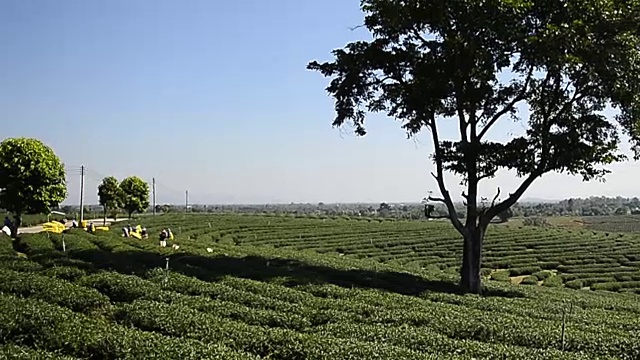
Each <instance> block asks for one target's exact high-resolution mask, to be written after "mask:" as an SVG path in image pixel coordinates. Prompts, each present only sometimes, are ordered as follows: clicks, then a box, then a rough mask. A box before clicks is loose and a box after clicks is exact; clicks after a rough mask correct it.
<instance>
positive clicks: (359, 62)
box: [307, 0, 640, 291]
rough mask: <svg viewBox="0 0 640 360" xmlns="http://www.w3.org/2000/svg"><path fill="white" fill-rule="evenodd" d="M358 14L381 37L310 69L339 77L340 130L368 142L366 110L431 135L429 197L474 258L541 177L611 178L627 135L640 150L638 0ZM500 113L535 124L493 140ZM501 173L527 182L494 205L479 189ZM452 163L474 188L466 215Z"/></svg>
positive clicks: (393, 2) (442, 5)
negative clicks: (496, 223) (456, 197)
mask: <svg viewBox="0 0 640 360" xmlns="http://www.w3.org/2000/svg"><path fill="white" fill-rule="evenodd" d="M361 8H362V10H363V11H364V13H365V18H364V27H365V28H366V29H368V30H369V32H370V33H371V34H372V36H373V39H372V40H370V41H355V42H352V43H349V44H348V45H346V46H345V47H344V48H343V49H337V50H334V51H333V55H334V60H333V61H330V62H324V63H319V62H317V61H313V62H311V63H309V64H308V66H307V68H308V69H311V70H315V71H319V72H320V73H322V74H323V75H324V76H327V77H331V78H332V80H331V82H330V84H329V86H328V87H327V89H326V90H327V92H328V93H329V94H330V95H331V96H332V97H333V98H334V99H335V111H336V117H335V119H334V121H333V125H334V126H342V125H343V124H345V123H350V124H352V125H353V126H354V128H355V132H356V134H358V135H361V136H362V135H365V134H366V130H365V126H364V125H365V118H366V116H367V114H368V113H372V112H382V113H384V114H386V115H388V116H389V117H391V118H394V119H396V120H398V121H400V122H401V123H402V127H403V128H404V129H405V130H406V131H407V135H408V136H413V135H416V134H417V133H419V132H420V131H422V130H428V131H429V132H430V134H431V139H432V142H433V146H434V151H433V160H434V163H435V171H434V173H433V176H434V178H435V179H436V182H437V184H438V188H439V190H440V193H441V197H435V198H433V199H432V200H434V201H439V202H442V203H443V204H444V205H445V206H446V207H447V211H448V212H449V215H450V219H451V222H452V223H453V225H454V227H455V228H456V229H457V230H458V231H459V232H460V233H461V234H462V235H463V236H464V238H465V250H464V251H465V254H466V251H467V249H468V248H470V247H477V249H476V250H477V253H478V255H477V257H478V258H479V256H480V255H479V252H480V250H479V249H481V246H482V238H483V236H484V231H485V229H486V227H487V226H488V224H489V222H490V221H491V219H492V218H493V217H495V216H496V215H498V214H500V213H501V212H503V211H505V210H507V209H508V208H509V207H510V206H512V205H513V204H515V203H516V201H517V200H518V199H519V198H520V197H521V196H522V195H523V193H524V192H525V191H526V190H527V189H528V188H529V186H530V185H531V184H532V183H533V182H534V181H535V180H536V179H538V178H540V177H541V176H542V175H543V174H545V173H548V172H560V173H568V174H573V175H579V176H582V178H583V179H584V180H591V179H596V178H602V177H603V176H604V175H606V174H607V173H608V172H609V171H608V170H607V168H606V165H608V164H611V163H613V162H617V161H621V160H624V159H626V156H625V155H624V154H623V153H622V152H621V151H620V150H619V145H620V142H621V140H620V139H621V135H626V136H627V137H628V138H629V141H630V145H631V149H632V150H633V153H634V158H635V159H638V158H639V157H640V146H639V145H640V141H639V140H640V132H639V130H638V129H639V128H638V126H637V124H638V119H639V118H640V116H639V115H640V36H639V35H638V34H639V31H638V30H639V28H640V25H639V24H640V2H639V1H637V0H631V1H624V2H622V1H614V0H597V1H596V0H562V1H548V0H489V1H471V0H450V1H425V0H403V1H400V0H363V1H361ZM607 108H609V109H610V111H608V112H607V111H605V110H607ZM522 110H525V111H522ZM447 121H448V122H453V123H454V124H457V127H458V135H457V137H456V138H452V139H445V138H444V137H443V134H442V133H441V132H439V129H440V128H441V124H442V123H443V122H447ZM504 121H517V122H520V123H521V124H522V125H523V127H524V128H525V131H524V132H523V133H522V134H520V135H514V136H511V137H510V139H509V140H507V141H497V140H495V139H492V138H491V135H492V129H495V126H496V124H497V123H500V122H504ZM501 169H506V170H511V171H513V172H515V173H516V174H517V175H518V176H519V177H520V178H521V179H522V182H521V183H520V185H519V186H518V187H517V188H516V189H514V191H513V192H511V193H510V194H509V196H506V197H504V199H503V200H502V201H496V199H498V197H499V189H498V194H496V196H495V198H494V199H493V201H491V202H490V205H489V206H487V207H484V206H483V207H480V206H478V198H479V194H478V183H479V182H480V181H482V180H484V179H489V178H492V177H494V176H495V175H496V173H497V172H498V171H499V170H501ZM445 171H449V172H452V173H454V174H457V175H459V176H461V177H462V179H463V184H464V185H465V187H466V190H465V192H464V193H463V194H462V196H463V198H464V199H465V204H466V208H467V215H466V219H465V222H464V223H463V222H462V221H461V220H460V218H459V216H458V215H457V214H456V210H455V208H454V205H453V200H452V197H451V194H450V193H449V191H448V188H447V185H446V184H445V179H444V176H443V174H444V172H445ZM465 256H466V255H465ZM473 257H475V255H474V256H473ZM466 261H467V259H466V258H465V259H463V268H464V267H465V266H467V265H468V264H466ZM479 265H480V264H479V260H478V262H477V263H475V264H474V269H473V270H472V272H474V273H475V272H476V270H478V272H479V268H478V269H475V267H479ZM469 266H470V265H469ZM462 276H463V279H462V282H463V285H465V284H464V282H465V274H464V271H463V273H462ZM467 276H468V274H467ZM472 276H473V277H477V276H476V275H475V274H473V275H472ZM478 276H479V275H478ZM476 280H478V279H476ZM468 285H469V284H466V285H465V286H468ZM473 287H474V289H473V291H477V290H478V287H477V286H475V285H474V286H473Z"/></svg>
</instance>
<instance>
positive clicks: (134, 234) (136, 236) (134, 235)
mask: <svg viewBox="0 0 640 360" xmlns="http://www.w3.org/2000/svg"><path fill="white" fill-rule="evenodd" d="M129 236H132V237H134V238H136V239H142V235H140V234H138V233H137V232H135V231H132V232H130V233H129Z"/></svg>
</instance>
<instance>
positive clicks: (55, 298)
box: [0, 269, 110, 312]
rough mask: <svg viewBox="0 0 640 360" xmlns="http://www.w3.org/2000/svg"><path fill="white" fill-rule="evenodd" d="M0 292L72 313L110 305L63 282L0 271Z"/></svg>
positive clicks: (97, 295)
mask: <svg viewBox="0 0 640 360" xmlns="http://www.w3.org/2000/svg"><path fill="white" fill-rule="evenodd" d="M0 292H4V293H10V294H15V295H18V296H24V297H33V298H37V299H42V300H45V301H47V302H50V303H54V304H58V305H60V306H64V307H67V308H69V309H71V310H74V311H84V312H90V311H93V310H95V309H100V308H105V307H108V306H109V305H110V303H109V298H107V297H106V296H104V295H102V294H100V293H99V292H97V291H95V290H93V289H87V288H85V287H82V286H78V285H75V284H72V283H69V282H66V281H64V280H60V279H52V278H49V277H46V276H41V275H36V274H32V273H19V272H15V271H12V270H4V269H0Z"/></svg>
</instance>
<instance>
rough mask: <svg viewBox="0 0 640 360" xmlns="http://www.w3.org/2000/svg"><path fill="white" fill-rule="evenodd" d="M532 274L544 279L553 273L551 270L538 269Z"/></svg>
mask: <svg viewBox="0 0 640 360" xmlns="http://www.w3.org/2000/svg"><path fill="white" fill-rule="evenodd" d="M532 275H533V276H535V277H537V278H538V280H544V279H546V278H548V277H549V276H552V275H553V273H552V272H551V271H547V270H542V271H537V272H535V273H533V274H532Z"/></svg>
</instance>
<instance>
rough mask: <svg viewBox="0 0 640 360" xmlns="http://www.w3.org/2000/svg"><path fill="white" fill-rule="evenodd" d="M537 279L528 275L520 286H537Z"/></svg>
mask: <svg viewBox="0 0 640 360" xmlns="http://www.w3.org/2000/svg"><path fill="white" fill-rule="evenodd" d="M538 281H539V280H538V278H537V277H535V276H533V275H529V276H527V277H526V278H524V279H522V282H521V284H523V285H538Z"/></svg>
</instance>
